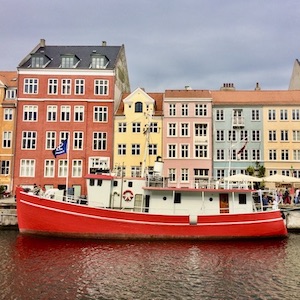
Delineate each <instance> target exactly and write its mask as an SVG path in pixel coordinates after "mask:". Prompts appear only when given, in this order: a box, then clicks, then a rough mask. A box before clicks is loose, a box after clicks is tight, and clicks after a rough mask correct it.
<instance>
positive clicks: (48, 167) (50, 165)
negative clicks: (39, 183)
mask: <svg viewBox="0 0 300 300" xmlns="http://www.w3.org/2000/svg"><path fill="white" fill-rule="evenodd" d="M54 165H55V160H54V159H46V160H45V167H44V177H54Z"/></svg>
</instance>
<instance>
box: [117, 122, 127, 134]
mask: <svg viewBox="0 0 300 300" xmlns="http://www.w3.org/2000/svg"><path fill="white" fill-rule="evenodd" d="M118 132H126V123H125V122H120V123H118Z"/></svg>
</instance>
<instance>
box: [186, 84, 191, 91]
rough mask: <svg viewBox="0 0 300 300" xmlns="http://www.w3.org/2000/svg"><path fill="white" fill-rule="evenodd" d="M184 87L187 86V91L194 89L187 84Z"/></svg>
mask: <svg viewBox="0 0 300 300" xmlns="http://www.w3.org/2000/svg"><path fill="white" fill-rule="evenodd" d="M184 88H185V90H186V91H191V90H192V88H191V87H190V86H189V85H186V86H185V87H184Z"/></svg>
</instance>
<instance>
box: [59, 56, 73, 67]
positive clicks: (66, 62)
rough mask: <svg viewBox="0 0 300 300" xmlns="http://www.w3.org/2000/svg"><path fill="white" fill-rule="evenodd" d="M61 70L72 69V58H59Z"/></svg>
mask: <svg viewBox="0 0 300 300" xmlns="http://www.w3.org/2000/svg"><path fill="white" fill-rule="evenodd" d="M61 67H62V68H73V67H74V56H63V57H62V58H61Z"/></svg>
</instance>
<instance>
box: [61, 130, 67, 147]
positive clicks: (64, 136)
mask: <svg viewBox="0 0 300 300" xmlns="http://www.w3.org/2000/svg"><path fill="white" fill-rule="evenodd" d="M68 137H69V132H68V131H61V132H60V133H59V144H60V143H62V142H63V141H64V140H65V139H67V138H68Z"/></svg>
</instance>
